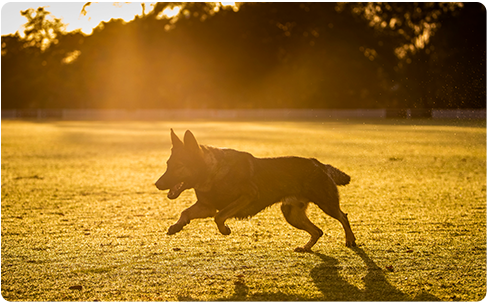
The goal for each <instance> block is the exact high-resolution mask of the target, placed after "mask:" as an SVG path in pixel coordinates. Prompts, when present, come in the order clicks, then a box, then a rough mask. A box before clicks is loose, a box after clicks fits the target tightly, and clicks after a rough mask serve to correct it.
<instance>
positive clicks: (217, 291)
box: [1, 120, 487, 301]
mask: <svg viewBox="0 0 488 304" xmlns="http://www.w3.org/2000/svg"><path fill="white" fill-rule="evenodd" d="M170 128H173V129H174V130H175V132H176V133H177V134H178V135H180V136H182V135H183V133H184V131H185V130H186V129H190V130H192V132H193V133H194V134H195V136H196V138H197V139H198V140H199V141H200V143H202V144H209V145H214V146H219V147H231V148H235V149H238V150H245V151H249V152H251V153H253V154H254V155H255V156H259V157H266V156H281V155H297V156H304V157H314V158H317V159H319V160H320V161H322V162H324V163H328V164H332V165H334V166H336V167H337V168H339V169H341V170H343V171H344V172H347V173H348V174H349V175H350V176H351V177H352V180H351V184H350V185H347V186H345V187H339V191H340V194H341V206H342V209H343V210H344V211H345V212H347V213H348V214H349V220H350V222H351V226H352V229H353V231H354V233H355V235H356V238H357V243H358V247H357V248H354V249H351V248H347V247H345V246H344V242H345V240H344V232H343V230H342V227H341V226H340V224H339V222H337V221H335V220H334V219H332V218H330V217H328V216H326V215H325V214H323V213H322V212H321V211H320V210H319V209H318V208H317V207H316V206H313V205H312V206H311V207H310V210H309V214H310V218H311V219H312V221H313V222H314V223H315V224H316V225H317V226H319V227H320V228H321V229H322V230H324V232H325V234H324V236H323V237H322V238H321V239H320V240H319V241H318V243H317V244H316V245H315V246H314V247H313V249H314V252H313V253H296V252H294V251H293V249H294V248H295V247H297V246H299V245H303V244H304V243H306V241H307V240H308V235H307V234H306V233H305V232H303V231H299V230H297V229H295V228H293V227H291V226H290V225H288V224H287V223H286V221H285V220H284V218H283V216H282V214H281V211H280V210H279V205H275V206H273V207H271V208H268V209H267V210H265V211H264V212H262V213H260V214H258V215H257V216H256V217H253V218H251V219H248V220H242V221H238V220H229V221H228V225H229V226H230V228H231V229H232V234H231V235H229V236H223V235H221V234H219V232H218V230H217V228H216V225H215V223H214V222H213V221H212V220H211V219H206V220H195V221H193V222H192V223H191V224H190V225H188V226H186V227H185V228H184V229H183V231H181V232H180V233H178V234H176V235H173V236H168V235H166V231H167V229H168V227H169V226H170V225H171V224H173V223H174V222H175V221H176V220H177V218H178V216H179V213H180V212H181V211H182V210H183V209H184V208H186V207H188V206H190V205H191V204H192V203H193V202H194V200H195V196H194V193H193V191H191V190H188V191H186V192H184V193H183V194H182V195H181V196H180V198H178V199H177V200H174V201H170V200H168V199H167V198H166V193H165V192H161V191H158V190H157V189H156V187H155V186H154V182H155V181H156V180H157V179H158V178H159V176H160V175H161V174H162V173H163V172H164V170H165V161H166V159H167V158H168V156H169V154H170V137H169V129H170ZM486 203H487V201H486V123H485V121H458V120H452V121H443V120H364V121H359V120H339V121H334V120H330V121H274V122H264V121H261V122H260V121H253V122H245V121H239V122H223V121H213V122H209V121H201V122H199V121H194V122H185V121H168V122H68V121H44V122H38V121H2V205H1V211H2V213H1V216H2V224H1V228H2V239H1V242H2V251H1V253H2V255H1V262H2V264H1V270H2V278H1V280H2V284H1V291H2V296H3V297H4V299H6V300H8V301H178V300H182V301H190V300H205V301H217V300H231V301H239V300H250V301H261V300H267V301H282V300H290V301H300V300H318V301H332V300H341V301H348V300H352V301H380V300H400V301H403V300H417V301H423V300H442V301H453V300H454V301H480V300H482V299H483V298H484V297H485V294H486Z"/></svg>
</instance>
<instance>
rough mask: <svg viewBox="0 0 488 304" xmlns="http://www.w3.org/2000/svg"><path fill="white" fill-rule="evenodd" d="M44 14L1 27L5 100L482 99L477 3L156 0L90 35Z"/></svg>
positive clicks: (287, 104) (55, 103)
mask: <svg viewBox="0 0 488 304" xmlns="http://www.w3.org/2000/svg"><path fill="white" fill-rule="evenodd" d="M172 6H180V7H181V10H180V13H179V15H178V16H177V17H174V18H161V12H162V11H163V10H164V9H165V8H167V7H172ZM48 14H49V13H48V12H47V11H46V10H45V9H44V8H38V9H32V10H28V11H25V12H23V15H24V16H26V35H25V37H24V38H21V37H20V36H19V35H18V34H15V35H8V36H2V90H1V94H2V95H1V97H2V109H13V108H16V109H20V108H48V109H49V108H51V109H60V108H125V109H137V108H142V109H151V108H244V109H245V108H485V107H486V11H485V9H484V6H483V5H482V4H479V3H464V4H462V5H457V4H452V3H434V4H432V3H419V4H414V3H390V4H387V3H381V4H372V3H349V4H336V3H245V4H240V5H239V9H238V10H237V9H232V8H229V7H227V8H226V7H218V6H215V4H210V3H158V5H156V7H155V9H154V10H153V11H151V12H150V13H148V14H145V15H143V16H142V17H137V18H136V19H135V20H134V21H132V22H129V23H126V22H124V21H122V20H111V21H110V22H104V23H102V24H100V25H99V26H98V27H97V28H96V29H95V30H94V32H93V34H91V35H84V34H83V33H81V32H70V33H66V32H64V31H63V25H62V23H61V21H59V20H57V19H54V20H51V19H48V18H47V16H48Z"/></svg>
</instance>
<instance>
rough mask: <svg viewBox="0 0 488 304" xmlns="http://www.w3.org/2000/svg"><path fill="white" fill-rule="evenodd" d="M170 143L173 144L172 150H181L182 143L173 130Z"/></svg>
mask: <svg viewBox="0 0 488 304" xmlns="http://www.w3.org/2000/svg"><path fill="white" fill-rule="evenodd" d="M171 143H172V144H173V148H183V142H182V141H181V139H179V138H178V136H176V134H175V132H174V131H173V129H171Z"/></svg>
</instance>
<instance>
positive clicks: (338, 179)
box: [319, 162, 351, 186]
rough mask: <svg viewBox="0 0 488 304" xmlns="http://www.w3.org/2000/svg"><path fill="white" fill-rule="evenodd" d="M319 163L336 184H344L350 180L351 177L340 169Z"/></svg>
mask: <svg viewBox="0 0 488 304" xmlns="http://www.w3.org/2000/svg"><path fill="white" fill-rule="evenodd" d="M319 163H320V162H319ZM320 165H321V167H322V169H324V171H325V173H327V174H328V175H329V176H330V177H331V178H332V180H334V182H335V183H336V185H338V186H345V185H347V184H349V182H350V181H351V177H350V176H349V175H347V174H346V173H344V172H342V171H341V170H339V169H337V168H335V167H332V166H331V165H324V164H322V163H320Z"/></svg>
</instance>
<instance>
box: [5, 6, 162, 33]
mask: <svg viewBox="0 0 488 304" xmlns="http://www.w3.org/2000/svg"><path fill="white" fill-rule="evenodd" d="M0 3H1V4H2V15H1V33H2V35H8V34H13V33H15V32H16V31H19V34H23V30H22V25H23V24H25V23H26V22H27V19H26V18H25V17H23V16H21V14H20V11H21V10H26V9H28V8H34V9H37V8H38V7H41V6H44V7H45V8H46V10H47V11H48V12H50V13H51V14H52V15H53V16H54V17H55V18H60V19H61V22H62V23H64V24H66V25H67V27H66V30H67V31H68V32H70V31H73V30H76V29H81V30H82V32H84V33H85V34H87V35H89V34H91V33H92V30H93V28H95V27H96V26H97V25H98V24H100V22H102V21H109V20H110V19H112V18H122V19H124V20H125V21H131V20H133V19H134V18H135V16H136V15H142V5H141V3H140V2H137V3H125V2H98V3H97V2H93V3H92V4H91V5H89V6H87V7H86V15H83V14H82V13H81V12H82V9H83V5H85V4H86V3H87V2H9V3H4V2H0ZM154 3H155V2H146V13H148V12H149V11H151V10H152V9H153V8H154Z"/></svg>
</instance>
